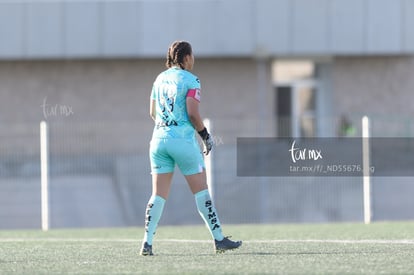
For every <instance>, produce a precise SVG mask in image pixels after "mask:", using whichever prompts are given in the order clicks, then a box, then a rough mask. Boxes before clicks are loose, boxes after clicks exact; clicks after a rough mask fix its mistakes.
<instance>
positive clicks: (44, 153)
mask: <svg viewBox="0 0 414 275" xmlns="http://www.w3.org/2000/svg"><path fill="white" fill-rule="evenodd" d="M48 135H49V133H48V125H47V123H46V121H42V122H40V188H41V191H40V193H41V223H42V230H43V231H47V230H49V225H50V223H49V139H48V138H49V136H48Z"/></svg>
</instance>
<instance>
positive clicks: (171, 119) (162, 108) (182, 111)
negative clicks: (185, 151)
mask: <svg viewBox="0 0 414 275" xmlns="http://www.w3.org/2000/svg"><path fill="white" fill-rule="evenodd" d="M187 96H191V97H193V98H194V99H196V100H198V101H200V81H199V80H198V78H197V77H196V76H195V75H193V74H192V73H190V72H189V71H186V70H182V69H179V68H175V67H173V68H170V69H168V70H166V71H164V72H162V73H160V74H159V75H158V77H157V78H156V80H155V82H154V85H153V86H152V91H151V99H153V100H155V101H156V119H155V127H154V132H153V135H152V137H153V138H194V136H195V130H194V127H193V125H192V124H191V122H190V119H189V118H188V113H187V105H186V98H187Z"/></svg>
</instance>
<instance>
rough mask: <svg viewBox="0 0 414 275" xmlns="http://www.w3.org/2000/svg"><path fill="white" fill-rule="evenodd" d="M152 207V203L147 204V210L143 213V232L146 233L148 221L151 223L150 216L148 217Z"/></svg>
mask: <svg viewBox="0 0 414 275" xmlns="http://www.w3.org/2000/svg"><path fill="white" fill-rule="evenodd" d="M153 206H154V204H153V203H149V204H148V205H147V210H146V211H145V231H146V232H148V226H149V223H150V221H151V216H150V211H151V208H152V207H153Z"/></svg>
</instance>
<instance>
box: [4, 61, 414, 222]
mask: <svg viewBox="0 0 414 275" xmlns="http://www.w3.org/2000/svg"><path fill="white" fill-rule="evenodd" d="M196 58H197V57H196ZM163 63H164V61H163V60H160V59H157V60H155V59H154V60H149V59H147V60H100V61H98V60H82V61H81V60H64V61H40V60H39V61H32V62H26V61H16V62H0V83H1V85H0V97H1V99H2V100H1V101H0V126H1V128H0V130H1V132H0V133H1V136H0V137H1V144H0V153H1V155H0V173H1V174H0V178H1V180H0V183H1V184H0V202H1V206H2V207H1V208H0V217H2V220H3V221H4V223H2V224H1V226H2V228H16V227H38V226H39V221H38V219H39V218H40V217H39V213H40V211H39V207H40V205H39V191H38V187H39V162H38V160H39V155H38V152H39V140H38V137H39V136H38V132H37V130H38V123H39V121H40V120H43V119H46V120H47V121H48V122H49V125H50V142H51V144H50V148H51V158H52V161H51V184H53V188H52V194H51V196H52V197H51V201H52V205H53V210H52V213H51V214H52V226H53V227H72V226H118V225H142V224H143V216H144V214H143V213H144V209H145V204H146V201H147V199H148V197H149V195H150V180H151V179H150V175H149V164H148V156H147V150H148V141H149V139H150V135H151V131H152V122H151V119H150V118H149V116H148V101H149V93H150V89H151V85H152V82H153V80H154V78H155V76H156V75H157V74H158V73H159V72H160V71H162V70H163V69H164V65H163ZM330 67H331V68H333V70H332V72H331V74H326V75H332V84H331V87H332V90H331V91H330V92H331V93H332V95H333V97H332V99H333V102H331V103H332V106H331V109H332V110H334V111H335V112H336V113H335V114H337V115H340V114H342V113H345V114H349V115H355V114H356V115H357V114H359V113H361V114H362V113H364V114H365V113H368V114H369V115H370V114H371V115H375V114H378V115H384V117H390V115H391V117H392V116H393V115H395V116H400V117H401V116H403V117H411V116H412V115H413V109H412V106H411V105H410V104H409V103H410V102H411V101H410V100H409V99H410V98H412V93H411V87H413V85H414V84H413V83H412V80H411V79H410V77H409V76H410V72H412V69H413V59H412V58H406V57H405V58H403V57H393V58H390V57H375V58H362V57H351V58H343V57H338V58H335V59H334V63H333V64H332V66H330ZM263 68H264V69H265V70H264V71H263ZM263 72H264V73H263ZM194 73H196V74H197V75H199V76H200V79H201V83H202V105H201V112H202V114H203V115H204V116H205V117H210V118H211V119H212V121H213V126H214V129H213V130H214V131H213V133H214V136H215V137H216V138H217V141H218V144H217V146H216V148H215V151H214V154H215V155H214V156H213V164H214V169H215V173H214V180H215V184H216V186H215V187H216V188H215V190H216V193H215V201H216V203H217V207H218V208H219V209H220V213H221V217H222V221H223V222H225V223H229V222H232V223H239V222H275V221H277V222H326V221H360V220H362V216H361V215H362V197H361V182H360V179H348V178H342V179H332V178H324V179H322V180H319V179H312V178H305V179H304V178H299V179H294V178H240V177H237V174H236V165H237V163H236V161H235V160H236V159H237V158H236V156H237V151H236V147H235V144H236V138H237V137H242V136H260V135H261V134H263V135H265V136H266V135H267V136H273V135H274V133H275V132H274V123H275V122H274V120H273V111H274V105H273V103H274V90H273V89H272V87H271V84H270V83H272V81H271V79H270V78H271V77H270V75H271V74H270V64H269V63H266V62H264V63H263V62H262V63H260V62H258V61H256V60H253V59H248V58H234V59H209V60H207V59H196V67H195V71H194ZM259 79H260V80H262V79H264V82H265V85H263V83H262V82H261V81H259ZM267 80H268V81H267ZM260 83H261V84H260ZM262 90H263V91H264V92H263V94H261V93H260V92H259V91H262ZM325 92H328V91H325ZM45 99H46V102H45ZM45 103H46V105H47V107H48V108H51V109H53V108H54V107H55V106H57V110H58V111H57V112H56V113H53V112H52V113H51V114H50V115H48V117H47V118H45V114H44V108H43V107H44V106H43V105H44V104H45ZM326 104H329V101H326ZM262 117H264V118H265V119H264V120H260V122H259V120H258V119H259V118H262ZM393 124H398V123H395V121H393ZM398 125H402V124H401V123H400V124H398ZM411 125H412V123H411ZM404 128H406V127H404ZM263 129H264V131H263ZM397 181H398V179H388V178H386V179H380V180H377V182H378V184H377V185H376V186H375V191H374V194H375V196H376V198H377V199H374V213H377V214H376V216H375V217H376V218H377V219H399V218H404V219H406V218H414V217H413V216H412V211H410V209H412V207H414V206H413V204H412V200H411V199H410V197H409V196H404V197H402V196H400V195H399V194H400V193H399V192H404V194H408V193H410V192H411V191H410V190H411V189H410V188H411V187H410V185H409V184H407V180H405V181H401V182H399V183H398V186H399V187H400V188H391V187H390V184H393V186H394V184H396V182H397ZM396 186H397V185H396ZM411 193H412V192H411ZM69 197H70V200H68V198H69ZM98 205H99V206H100V207H97V206H98ZM384 205H385V206H386V205H388V206H390V207H385V206H384ZM9 209H13V212H10V211H9ZM90 217H95V218H94V219H89V218H90ZM199 222H201V220H200V218H199V217H198V214H197V212H196V210H195V206H194V201H193V198H192V195H191V193H190V191H189V190H188V188H187V185H186V184H185V181H184V178H183V177H182V176H181V175H180V174H179V173H177V174H176V176H175V178H174V183H173V190H172V194H171V198H170V200H169V201H168V207H167V208H166V213H165V216H164V218H163V221H162V223H164V224H183V223H199Z"/></svg>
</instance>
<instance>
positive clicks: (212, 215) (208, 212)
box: [194, 189, 224, 241]
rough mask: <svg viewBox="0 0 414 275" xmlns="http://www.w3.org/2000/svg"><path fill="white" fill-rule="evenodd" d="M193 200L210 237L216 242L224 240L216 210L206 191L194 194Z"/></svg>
mask: <svg viewBox="0 0 414 275" xmlns="http://www.w3.org/2000/svg"><path fill="white" fill-rule="evenodd" d="M194 196H195V200H196V204H197V209H198V213H200V216H201V217H202V218H203V220H204V222H205V223H206V225H207V227H208V229H209V230H210V233H211V235H212V236H213V238H214V239H215V240H217V241H221V240H223V239H224V236H223V233H222V231H221V224H220V220H219V218H218V215H217V211H216V208H215V207H214V205H213V202H212V201H211V197H210V193H209V192H208V189H205V190H203V191H200V192H198V193H196V194H195V195H194Z"/></svg>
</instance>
